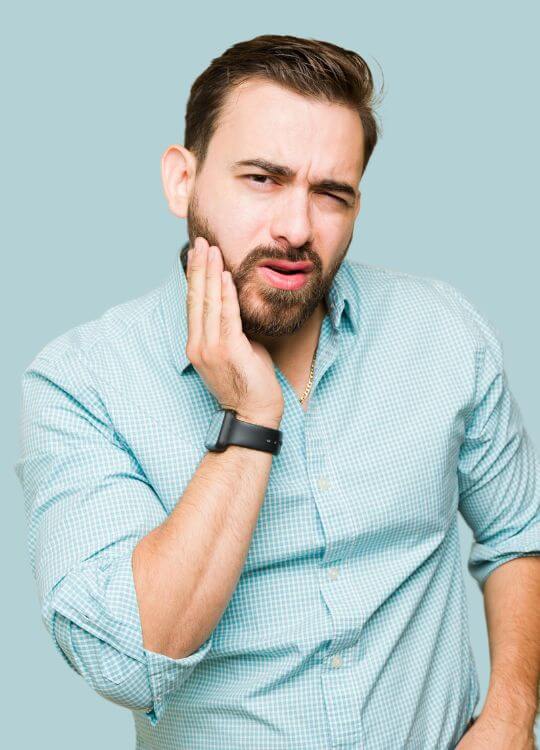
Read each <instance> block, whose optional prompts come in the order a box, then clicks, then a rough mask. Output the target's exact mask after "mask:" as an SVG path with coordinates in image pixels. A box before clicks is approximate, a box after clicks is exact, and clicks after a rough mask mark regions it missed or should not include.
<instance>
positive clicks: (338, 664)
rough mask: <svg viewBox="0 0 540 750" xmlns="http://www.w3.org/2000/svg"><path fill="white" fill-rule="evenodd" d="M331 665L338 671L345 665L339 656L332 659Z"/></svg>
mask: <svg viewBox="0 0 540 750" xmlns="http://www.w3.org/2000/svg"><path fill="white" fill-rule="evenodd" d="M330 664H331V665H332V667H333V668H334V669H337V668H338V667H341V665H342V664H343V659H342V657H341V656H340V655H339V654H336V655H335V656H333V657H332V660H331V662H330Z"/></svg>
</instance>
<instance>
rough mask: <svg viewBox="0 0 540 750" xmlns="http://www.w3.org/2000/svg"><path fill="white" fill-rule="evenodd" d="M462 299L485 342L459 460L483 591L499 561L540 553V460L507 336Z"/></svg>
mask: <svg viewBox="0 0 540 750" xmlns="http://www.w3.org/2000/svg"><path fill="white" fill-rule="evenodd" d="M460 299H461V302H462V304H463V305H464V307H465V308H466V311H467V312H468V314H469V316H470V318H471V321H472V324H473V327H474V329H475V331H476V332H477V334H478V346H477V350H476V357H477V360H476V365H477V367H476V390H475V396H474V403H473V405H472V408H471V410H470V413H469V415H468V419H467V421H466V429H465V436H464V440H463V443H462V445H461V449H460V454H459V459H458V479H459V509H460V512H461V514H462V515H463V518H464V519H465V521H466V522H467V524H468V525H469V527H470V528H471V530H472V532H473V537H474V541H473V543H472V546H471V551H470V555H469V560H468V570H469V572H470V574H471V575H472V576H473V578H474V579H475V580H476V582H477V584H478V586H479V587H480V590H481V591H482V592H483V590H484V585H485V582H486V580H487V577H488V576H489V574H490V573H491V572H493V571H494V570H495V568H497V567H498V566H499V565H501V564H502V563H504V562H507V561H508V560H512V559H513V558H516V557H524V556H529V555H538V554H540V510H539V509H540V461H539V458H538V452H537V450H536V448H535V446H534V444H533V442H532V440H531V437H530V435H529V433H528V431H527V429H526V427H525V425H524V422H523V417H522V413H521V410H520V407H519V405H518V403H517V402H516V399H515V397H514V395H513V393H512V390H511V388H510V385H509V382H508V377H507V373H506V371H505V367H504V354H503V346H502V343H501V340H500V336H499V334H498V332H497V330H496V329H495V327H494V326H493V325H492V323H491V322H490V321H489V320H488V319H487V318H485V317H484V316H482V315H481V314H480V313H479V312H478V310H477V309H476V308H475V307H474V306H473V305H472V304H471V303H470V301H469V300H467V299H466V298H463V296H461V297H460Z"/></svg>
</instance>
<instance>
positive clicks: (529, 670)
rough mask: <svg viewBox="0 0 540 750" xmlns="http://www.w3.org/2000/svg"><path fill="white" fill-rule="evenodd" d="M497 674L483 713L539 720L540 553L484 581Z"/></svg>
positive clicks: (521, 720)
mask: <svg viewBox="0 0 540 750" xmlns="http://www.w3.org/2000/svg"><path fill="white" fill-rule="evenodd" d="M484 607H485V612H486V622H487V628H488V636H489V652H490V661H491V675H490V681H489V689H488V693H487V697H486V702H485V705H484V708H483V713H486V714H490V715H492V716H494V717H498V718H505V719H508V720H510V721H512V722H515V723H526V724H531V723H534V719H535V714H536V711H537V709H538V686H539V679H540V558H539V557H534V556H529V557H518V558H515V559H513V560H510V561H508V562H506V563H503V564H502V565H500V566H499V567H498V568H496V570H494V571H493V572H492V573H491V574H490V576H489V577H488V579H487V580H486V584H485V586H484Z"/></svg>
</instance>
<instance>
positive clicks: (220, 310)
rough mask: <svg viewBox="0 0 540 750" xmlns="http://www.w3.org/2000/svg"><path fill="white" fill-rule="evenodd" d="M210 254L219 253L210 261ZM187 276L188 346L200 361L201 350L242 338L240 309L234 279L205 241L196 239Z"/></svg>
mask: <svg viewBox="0 0 540 750" xmlns="http://www.w3.org/2000/svg"><path fill="white" fill-rule="evenodd" d="M210 250H216V251H217V256H215V257H210V255H211V253H210ZM186 276H187V279H188V292H187V308H188V313H187V317H188V326H189V335H188V344H189V349H190V353H191V355H193V356H195V357H197V358H199V357H200V354H201V351H202V350H205V351H208V350H209V351H211V350H212V348H214V347H217V346H218V345H219V343H220V341H232V340H237V337H239V336H241V334H242V321H241V318H240V306H239V303H238V295H237V292H236V287H235V284H234V281H233V279H232V276H231V274H230V272H229V271H224V270H223V259H222V255H221V251H220V250H219V248H218V247H216V246H215V245H214V246H211V247H210V246H209V245H208V242H207V241H206V240H205V239H204V237H197V238H196V240H195V243H194V247H193V248H192V249H191V250H190V252H189V253H188V263H187V268H186ZM225 277H228V279H226V278H225Z"/></svg>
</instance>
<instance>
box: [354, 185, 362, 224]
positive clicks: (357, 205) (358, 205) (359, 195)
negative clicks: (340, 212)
mask: <svg viewBox="0 0 540 750" xmlns="http://www.w3.org/2000/svg"><path fill="white" fill-rule="evenodd" d="M361 200H362V192H361V191H360V190H359V191H358V203H357V204H356V209H355V211H354V219H355V221H356V217H357V216H358V214H359V213H360V202H361Z"/></svg>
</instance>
